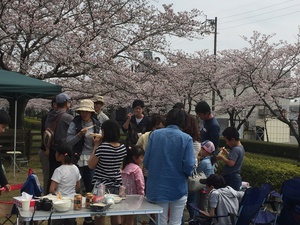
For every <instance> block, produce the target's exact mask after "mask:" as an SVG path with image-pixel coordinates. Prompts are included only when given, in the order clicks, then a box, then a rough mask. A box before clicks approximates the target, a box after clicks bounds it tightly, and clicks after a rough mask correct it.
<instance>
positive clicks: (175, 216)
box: [157, 195, 187, 225]
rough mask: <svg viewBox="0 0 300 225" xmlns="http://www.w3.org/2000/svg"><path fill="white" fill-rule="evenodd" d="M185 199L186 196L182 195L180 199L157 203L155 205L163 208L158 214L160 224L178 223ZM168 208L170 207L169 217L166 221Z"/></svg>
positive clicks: (173, 224)
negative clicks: (159, 214)
mask: <svg viewBox="0 0 300 225" xmlns="http://www.w3.org/2000/svg"><path fill="white" fill-rule="evenodd" d="M186 200H187V196H186V195H184V196H183V197H181V198H180V199H178V200H176V201H174V202H164V203H157V205H159V206H161V207H162V208H163V213H162V214H161V216H160V224H161V225H167V224H172V225H180V224H181V219H182V215H183V210H184V206H185V203H186ZM169 209H170V218H169V223H168V212H169Z"/></svg>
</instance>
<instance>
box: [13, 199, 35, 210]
mask: <svg viewBox="0 0 300 225" xmlns="http://www.w3.org/2000/svg"><path fill="white" fill-rule="evenodd" d="M13 203H14V204H16V206H18V207H19V208H22V197H21V196H18V197H13ZM34 206H35V200H34V199H31V200H30V207H34Z"/></svg>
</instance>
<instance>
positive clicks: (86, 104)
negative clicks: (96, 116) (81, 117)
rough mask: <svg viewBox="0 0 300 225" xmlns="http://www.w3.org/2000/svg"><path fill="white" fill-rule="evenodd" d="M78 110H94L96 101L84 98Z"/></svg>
mask: <svg viewBox="0 0 300 225" xmlns="http://www.w3.org/2000/svg"><path fill="white" fill-rule="evenodd" d="M76 111H85V112H94V113H95V110H94V102H93V101H92V100H90V99H83V100H81V101H80V102H79V105H78V108H77V109H76Z"/></svg>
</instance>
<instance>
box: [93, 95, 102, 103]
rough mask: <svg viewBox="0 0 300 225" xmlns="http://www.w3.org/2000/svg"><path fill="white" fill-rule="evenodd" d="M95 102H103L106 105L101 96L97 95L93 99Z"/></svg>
mask: <svg viewBox="0 0 300 225" xmlns="http://www.w3.org/2000/svg"><path fill="white" fill-rule="evenodd" d="M93 102H102V103H103V104H104V98H103V96H100V95H95V96H94V98H93Z"/></svg>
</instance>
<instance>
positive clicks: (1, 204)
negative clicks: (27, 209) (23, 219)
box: [0, 184, 23, 225]
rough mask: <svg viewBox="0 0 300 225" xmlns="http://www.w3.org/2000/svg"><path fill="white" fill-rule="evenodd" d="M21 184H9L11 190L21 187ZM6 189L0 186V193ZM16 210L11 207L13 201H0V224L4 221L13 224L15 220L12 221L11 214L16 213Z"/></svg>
mask: <svg viewBox="0 0 300 225" xmlns="http://www.w3.org/2000/svg"><path fill="white" fill-rule="evenodd" d="M22 186H23V184H14V185H12V186H11V189H12V191H14V190H20V189H21V187H22ZM5 191H6V189H5V188H4V187H2V188H0V195H1V194H2V192H5ZM16 214H17V211H15V210H14V207H13V201H12V200H10V201H0V217H2V218H4V221H3V222H2V224H1V225H3V224H6V223H8V222H9V223H11V224H15V223H16V222H14V221H13V220H12V216H13V215H16Z"/></svg>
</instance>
